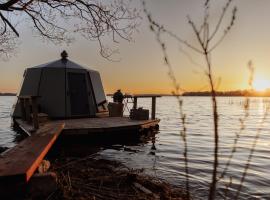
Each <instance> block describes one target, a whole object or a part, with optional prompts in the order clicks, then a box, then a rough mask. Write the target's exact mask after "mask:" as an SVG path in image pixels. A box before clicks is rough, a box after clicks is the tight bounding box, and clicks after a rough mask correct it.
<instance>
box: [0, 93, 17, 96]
mask: <svg viewBox="0 0 270 200" xmlns="http://www.w3.org/2000/svg"><path fill="white" fill-rule="evenodd" d="M0 96H16V93H1V92H0Z"/></svg>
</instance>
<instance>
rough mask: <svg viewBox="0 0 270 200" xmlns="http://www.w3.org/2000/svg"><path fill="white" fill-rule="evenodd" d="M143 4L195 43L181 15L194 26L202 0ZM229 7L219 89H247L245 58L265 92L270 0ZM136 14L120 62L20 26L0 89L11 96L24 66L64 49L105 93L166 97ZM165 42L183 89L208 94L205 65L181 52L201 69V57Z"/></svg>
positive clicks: (164, 78) (155, 54)
mask: <svg viewBox="0 0 270 200" xmlns="http://www.w3.org/2000/svg"><path fill="white" fill-rule="evenodd" d="M146 2H147V8H148V9H149V11H150V12H151V13H152V16H153V18H154V19H156V20H157V21H159V22H160V23H161V24H164V25H166V26H167V27H168V28H169V29H170V30H172V31H173V32H175V33H177V34H178V35H179V36H181V37H182V38H184V39H186V40H188V41H190V42H191V43H192V44H196V43H195V42H196V40H195V38H194V35H193V33H192V30H191V28H190V27H189V25H188V23H187V19H186V16H187V15H190V16H191V18H192V19H194V20H195V21H196V22H200V21H201V20H202V16H203V4H204V1H203V0H169V1H164V0H147V1H146ZM224 2H225V1H223V0H219V1H218V2H217V3H215V4H214V5H213V6H212V8H211V22H213V23H212V24H213V25H214V24H215V23H216V20H217V18H218V16H219V13H220V11H221V9H222V5H223V4H224ZM134 4H135V5H136V6H137V7H138V8H140V9H141V5H140V1H135V2H134ZM234 5H236V6H237V7H238V13H237V19H236V23H235V25H234V27H233V28H232V30H231V32H230V33H229V34H228V36H227V37H226V38H225V40H224V41H223V43H222V44H221V45H220V46H219V47H218V48H217V49H216V50H215V52H214V53H213V54H212V63H213V67H214V72H215V75H216V78H217V79H218V78H220V80H221V82H220V84H219V88H218V90H236V89H246V88H248V77H249V73H248V70H247V63H248V61H249V60H252V61H253V63H254V67H255V68H256V70H255V79H254V84H255V87H256V88H257V89H260V87H261V89H264V87H268V85H269V87H270V21H269V19H270V1H269V0H236V1H235V3H234ZM231 9H232V7H231ZM231 9H230V10H231ZM230 13H231V11H230V12H228V13H227V17H226V18H225V24H227V23H226V22H228V21H229V18H230ZM141 15H142V17H143V19H142V21H141V25H140V26H139V28H138V32H135V33H134V35H133V40H134V41H132V42H130V43H129V42H126V41H121V43H120V44H119V45H117V46H116V47H119V52H120V53H119V55H115V56H114V58H116V59H120V61H119V62H111V61H108V60H106V59H104V58H102V57H101V56H100V55H99V49H98V45H97V43H96V42H90V41H85V40H84V39H82V38H77V40H76V41H75V42H73V43H72V44H71V45H69V46H66V45H62V46H55V45H53V44H48V43H44V42H42V41H41V40H40V39H39V38H36V37H34V36H33V34H32V31H31V30H30V29H29V28H28V25H27V23H21V24H20V26H19V31H20V32H21V37H20V43H21V45H19V48H18V50H17V54H16V56H15V57H12V58H11V59H10V60H9V61H0V91H1V92H16V91H17V90H18V88H19V85H20V82H21V80H22V75H23V71H24V69H25V68H27V67H31V66H35V65H38V64H42V63H46V62H49V61H52V60H56V59H59V58H60V52H61V51H62V50H63V49H65V50H67V52H68V53H69V58H70V59H71V60H73V61H75V62H77V63H79V64H82V65H84V66H88V67H89V68H92V69H96V70H98V71H100V73H101V76H102V79H103V83H104V87H105V91H106V92H107V93H111V92H113V91H115V90H116V89H118V88H121V89H122V90H123V92H128V93H170V92H171V90H172V85H171V81H170V79H169V78H168V75H167V67H166V66H165V65H164V63H163V60H162V53H161V51H160V47H159V46H158V44H157V42H156V41H155V37H154V35H153V33H151V32H150V31H149V25H148V22H147V21H146V19H145V16H144V13H143V12H142V13H141ZM222 30H223V29H222ZM222 30H221V32H222ZM165 40H166V41H167V44H168V52H169V58H170V60H171V62H172V64H173V68H174V70H175V73H176V76H177V79H178V81H179V82H180V84H181V85H182V87H183V88H185V89H186V90H188V91H191V90H192V91H197V90H207V89H208V87H207V79H206V77H205V74H204V69H205V68H204V66H198V65H195V64H194V63H192V62H191V61H190V59H189V58H188V57H187V56H186V55H185V54H183V52H182V51H181V50H180V49H184V50H185V51H188V53H189V54H190V55H191V57H192V59H193V60H194V61H195V62H196V63H200V65H204V60H203V59H202V57H201V56H200V55H198V54H196V53H192V51H189V50H187V49H186V48H185V47H184V46H180V44H178V43H177V42H176V41H173V40H171V39H170V38H167V37H166V38H165ZM256 85H257V86H256ZM262 85H263V86H262Z"/></svg>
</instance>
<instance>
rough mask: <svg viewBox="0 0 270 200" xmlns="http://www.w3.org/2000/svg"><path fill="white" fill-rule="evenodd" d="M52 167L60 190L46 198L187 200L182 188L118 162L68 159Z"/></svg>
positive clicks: (95, 159)
mask: <svg viewBox="0 0 270 200" xmlns="http://www.w3.org/2000/svg"><path fill="white" fill-rule="evenodd" d="M51 165H52V167H51V170H50V171H52V172H54V173H56V174H57V190H56V191H55V192H54V193H52V194H51V195H50V196H49V197H47V199H55V200H56V199H57V200H58V199H59V200H60V199H65V200H71V199H81V200H84V199H93V200H94V199H95V200H96V199H106V200H108V199H123V200H124V199H134V200H135V199H179V200H183V199H186V198H185V195H184V194H185V193H184V191H183V190H182V189H181V188H178V187H175V186H172V185H170V184H168V183H167V182H165V181H162V180H159V179H157V178H155V177H150V176H148V175H145V174H144V173H143V169H141V170H134V169H129V168H127V167H126V166H124V165H123V164H121V163H119V162H116V161H109V160H104V159H99V158H95V156H87V157H83V158H71V157H70V158H67V157H66V158H58V159H55V160H54V161H51Z"/></svg>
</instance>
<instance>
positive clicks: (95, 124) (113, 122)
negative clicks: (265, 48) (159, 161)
mask: <svg viewBox="0 0 270 200" xmlns="http://www.w3.org/2000/svg"><path fill="white" fill-rule="evenodd" d="M159 121H160V120H159V119H150V120H131V119H129V118H128V117H102V118H80V119H66V120H54V121H47V122H44V123H41V124H40V126H41V127H43V126H53V125H54V124H58V123H60V124H65V127H64V128H63V131H62V135H74V136H76V135H91V134H93V133H98V134H100V135H102V134H103V133H107V132H118V131H119V132H120V131H121V132H123V131H127V133H126V134H129V132H131V131H138V132H140V131H142V130H144V129H152V128H157V126H158V123H159ZM15 122H16V123H17V124H18V125H19V127H20V128H22V129H23V130H24V132H27V134H31V132H33V131H34V130H33V127H32V126H30V125H29V124H28V123H27V122H26V121H23V120H20V119H15Z"/></svg>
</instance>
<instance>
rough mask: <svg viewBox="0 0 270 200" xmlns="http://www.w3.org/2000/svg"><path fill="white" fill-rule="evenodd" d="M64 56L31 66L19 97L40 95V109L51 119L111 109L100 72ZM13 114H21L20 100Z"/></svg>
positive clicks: (87, 115)
mask: <svg viewBox="0 0 270 200" xmlns="http://www.w3.org/2000/svg"><path fill="white" fill-rule="evenodd" d="M61 56H62V58H61V59H60V60H56V61H53V62H49V63H46V64H42V65H38V66H35V67H32V68H27V69H26V70H25V73H24V79H23V82H22V85H21V89H20V91H19V93H18V96H37V97H38V109H39V112H42V113H46V114H48V116H49V117H50V118H76V117H94V116H96V114H97V113H98V112H103V111H106V110H107V101H106V97H105V93H104V89H103V86H102V81H101V78H100V74H99V72H98V71H95V70H91V69H88V68H85V67H82V66H80V65H78V64H76V63H74V62H72V61H70V60H68V59H67V54H66V52H63V53H62V54H61ZM13 117H15V118H18V117H21V111H20V106H19V102H17V103H16V105H15V108H14V112H13Z"/></svg>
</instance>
